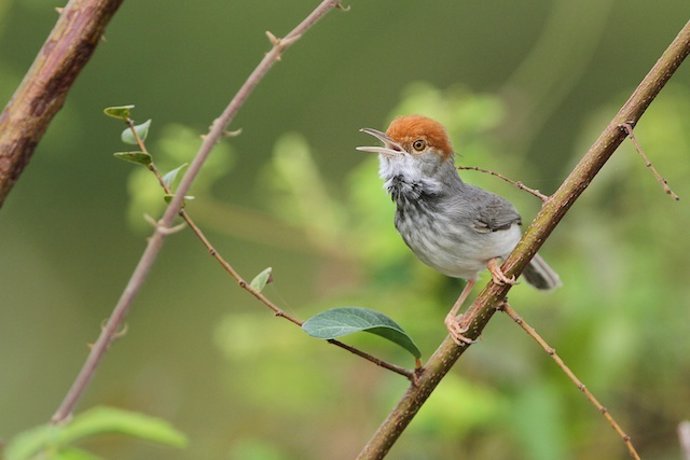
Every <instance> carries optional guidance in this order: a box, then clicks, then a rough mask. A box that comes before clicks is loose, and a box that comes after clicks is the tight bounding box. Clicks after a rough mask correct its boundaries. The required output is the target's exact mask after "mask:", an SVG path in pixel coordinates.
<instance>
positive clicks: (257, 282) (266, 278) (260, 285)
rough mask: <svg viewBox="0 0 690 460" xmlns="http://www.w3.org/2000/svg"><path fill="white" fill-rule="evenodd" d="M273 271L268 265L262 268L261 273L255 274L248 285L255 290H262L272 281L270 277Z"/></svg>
mask: <svg viewBox="0 0 690 460" xmlns="http://www.w3.org/2000/svg"><path fill="white" fill-rule="evenodd" d="M272 271H273V268H271V267H268V268H266V269H265V270H263V271H262V272H261V273H259V274H258V275H256V276H255V277H254V279H253V280H252V282H251V283H249V285H250V286H251V287H252V289H254V290H255V291H257V292H261V291H263V290H264V288H265V287H266V285H267V284H268V283H270V282H271V281H272V279H271V272H272Z"/></svg>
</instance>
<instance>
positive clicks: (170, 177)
mask: <svg viewBox="0 0 690 460" xmlns="http://www.w3.org/2000/svg"><path fill="white" fill-rule="evenodd" d="M187 164H188V163H183V164H181V165H180V166H178V167H177V168H175V169H173V170H172V171H169V172H168V173H166V174H165V175H164V176H163V183H164V184H165V186H166V187H170V186H171V185H172V183H173V182H175V179H176V178H177V175H178V174H179V173H180V171H182V170H183V169H184V168H186V167H187Z"/></svg>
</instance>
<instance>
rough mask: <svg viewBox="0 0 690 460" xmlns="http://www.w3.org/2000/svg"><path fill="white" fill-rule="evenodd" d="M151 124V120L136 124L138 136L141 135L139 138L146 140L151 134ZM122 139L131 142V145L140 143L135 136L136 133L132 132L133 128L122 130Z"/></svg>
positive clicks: (135, 129) (126, 142)
mask: <svg viewBox="0 0 690 460" xmlns="http://www.w3.org/2000/svg"><path fill="white" fill-rule="evenodd" d="M150 126H151V120H150V119H149V120H146V121H145V122H143V123H142V124H140V125H135V126H134V131H136V132H137V136H139V139H141V140H142V141H145V140H146V136H148V135H149V127H150ZM120 139H121V140H122V142H124V143H125V144H131V145H138V144H139V143H138V142H137V139H136V137H134V133H133V132H132V129H131V128H129V127H127V128H126V129H125V130H124V131H122V134H120Z"/></svg>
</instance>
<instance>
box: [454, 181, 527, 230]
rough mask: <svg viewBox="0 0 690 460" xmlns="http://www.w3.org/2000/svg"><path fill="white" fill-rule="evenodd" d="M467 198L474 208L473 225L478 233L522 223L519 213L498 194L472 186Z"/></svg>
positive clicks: (506, 228)
mask: <svg viewBox="0 0 690 460" xmlns="http://www.w3.org/2000/svg"><path fill="white" fill-rule="evenodd" d="M467 198H468V199H469V200H470V202H471V208H472V209H473V210H474V212H473V214H474V215H473V216H472V217H473V219H472V224H473V227H474V229H475V230H476V231H478V232H479V233H490V232H496V231H500V230H508V229H509V228H510V227H512V226H513V225H515V224H517V225H521V224H522V219H521V218H520V214H518V212H517V211H516V210H515V208H514V207H513V205H512V204H510V202H509V201H508V200H506V199H504V198H502V197H500V196H498V195H495V194H493V193H490V192H487V191H484V190H481V189H478V188H475V187H472V190H471V192H470V193H469V194H468V197H467Z"/></svg>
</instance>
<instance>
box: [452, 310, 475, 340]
mask: <svg viewBox="0 0 690 460" xmlns="http://www.w3.org/2000/svg"><path fill="white" fill-rule="evenodd" d="M444 322H445V324H446V328H447V329H448V332H449V333H450V337H451V338H452V339H453V342H455V344H456V345H458V346H463V345H472V344H473V343H477V341H476V340H474V339H470V338H469V337H467V336H465V334H466V333H467V331H468V330H469V327H468V326H465V325H463V324H462V323H463V315H460V316H455V315H452V314H449V315H447V316H446V319H445V321H444Z"/></svg>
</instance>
